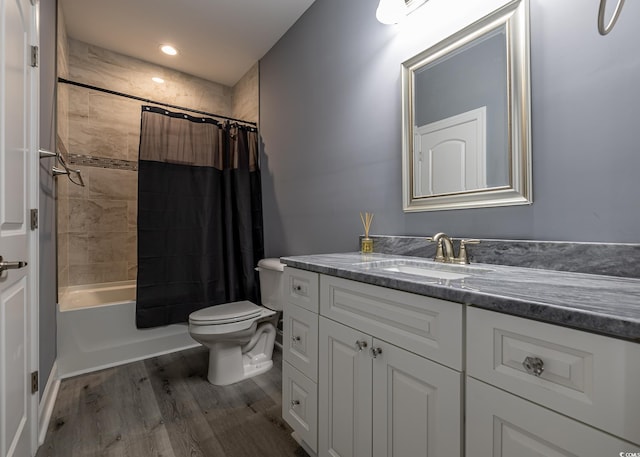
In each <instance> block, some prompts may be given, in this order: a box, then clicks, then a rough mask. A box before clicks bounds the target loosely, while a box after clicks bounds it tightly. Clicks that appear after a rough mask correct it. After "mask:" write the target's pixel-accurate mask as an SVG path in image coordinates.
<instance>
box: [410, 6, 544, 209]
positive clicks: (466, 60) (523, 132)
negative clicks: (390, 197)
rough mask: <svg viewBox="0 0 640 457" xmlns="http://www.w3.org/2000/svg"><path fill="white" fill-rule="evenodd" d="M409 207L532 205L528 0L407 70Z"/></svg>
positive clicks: (418, 57) (471, 29) (422, 57)
mask: <svg viewBox="0 0 640 457" xmlns="http://www.w3.org/2000/svg"><path fill="white" fill-rule="evenodd" d="M402 100H403V110H402V111H403V115H402V124H403V125H402V131H403V141H402V162H403V163H402V169H403V176H402V186H403V208H404V211H406V212H410V211H435V210H449V209H461V208H479V207H489V206H507V205H523V204H531V203H532V189H531V127H530V125H531V121H530V117H531V115H530V111H531V110H530V83H529V18H528V0H513V1H511V2H509V3H508V4H506V5H505V6H503V7H502V8H500V9H499V10H496V11H495V12H493V13H491V14H490V15H488V16H486V17H484V18H483V19H481V20H479V21H477V22H475V23H473V24H472V25H470V26H468V27H466V28H465V29H463V30H461V31H460V32H458V33H456V34H454V35H453V36H451V37H449V38H447V39H445V40H443V41H442V42H440V43H438V44H436V45H435V46H433V47H431V48H429V49H427V50H425V51H423V52H422V53H420V54H418V55H416V56H415V57H413V58H411V59H409V60H407V61H406V62H404V63H403V64H402Z"/></svg>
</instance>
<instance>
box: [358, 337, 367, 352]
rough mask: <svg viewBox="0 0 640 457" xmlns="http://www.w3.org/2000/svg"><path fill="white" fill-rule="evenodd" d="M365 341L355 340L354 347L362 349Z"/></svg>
mask: <svg viewBox="0 0 640 457" xmlns="http://www.w3.org/2000/svg"><path fill="white" fill-rule="evenodd" d="M367 346H368V345H367V342H366V341H365V340H358V341H356V348H357V349H358V351H362V350H363V349H366V348H367Z"/></svg>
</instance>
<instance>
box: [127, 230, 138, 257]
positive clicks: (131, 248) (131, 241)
mask: <svg viewBox="0 0 640 457" xmlns="http://www.w3.org/2000/svg"><path fill="white" fill-rule="evenodd" d="M125 258H126V259H127V261H128V262H129V263H132V262H133V263H137V262H138V234H137V233H136V232H129V233H128V234H127V254H126V256H125Z"/></svg>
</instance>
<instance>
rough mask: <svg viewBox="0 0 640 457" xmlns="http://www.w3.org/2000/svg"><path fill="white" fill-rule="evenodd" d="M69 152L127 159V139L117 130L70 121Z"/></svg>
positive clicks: (74, 120)
mask: <svg viewBox="0 0 640 457" xmlns="http://www.w3.org/2000/svg"><path fill="white" fill-rule="evenodd" d="M69 152H70V153H71V154H82V155H89V156H96V157H109V158H113V159H123V160H126V159H127V154H128V151H127V137H126V135H123V134H122V132H121V131H120V130H118V129H116V128H113V127H110V126H96V125H91V123H89V124H86V123H85V122H83V121H78V120H76V119H70V120H69Z"/></svg>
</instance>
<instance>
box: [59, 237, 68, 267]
mask: <svg viewBox="0 0 640 457" xmlns="http://www.w3.org/2000/svg"><path fill="white" fill-rule="evenodd" d="M57 252H58V269H59V268H60V267H61V266H65V267H66V266H68V265H69V234H68V233H61V234H59V235H58V246H57Z"/></svg>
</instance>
